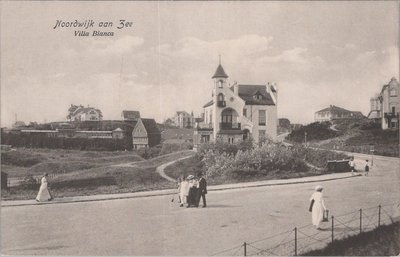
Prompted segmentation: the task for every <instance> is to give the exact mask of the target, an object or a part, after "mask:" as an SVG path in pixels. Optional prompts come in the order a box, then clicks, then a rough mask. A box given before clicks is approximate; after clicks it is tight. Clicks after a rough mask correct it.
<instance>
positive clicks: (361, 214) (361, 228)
mask: <svg viewBox="0 0 400 257" xmlns="http://www.w3.org/2000/svg"><path fill="white" fill-rule="evenodd" d="M361 232H362V209H360V233H361Z"/></svg>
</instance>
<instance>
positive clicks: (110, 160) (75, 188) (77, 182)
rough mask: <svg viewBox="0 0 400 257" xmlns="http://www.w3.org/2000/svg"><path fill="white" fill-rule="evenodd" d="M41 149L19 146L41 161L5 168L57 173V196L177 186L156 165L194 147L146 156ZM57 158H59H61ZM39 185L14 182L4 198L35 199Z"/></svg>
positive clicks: (53, 183)
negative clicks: (152, 156) (162, 175)
mask: <svg viewBox="0 0 400 257" xmlns="http://www.w3.org/2000/svg"><path fill="white" fill-rule="evenodd" d="M40 150H43V149H39V151H38V152H34V151H32V152H30V151H28V153H29V154H26V153H27V152H26V149H17V151H15V152H17V153H18V152H20V153H21V155H20V156H19V158H21V159H22V162H24V160H25V159H24V157H26V158H28V159H29V158H31V157H32V155H33V156H36V157H37V155H39V157H38V159H40V162H38V163H36V164H34V165H33V166H31V167H21V166H16V165H3V164H2V171H5V172H9V173H10V174H11V175H12V176H11V177H24V176H26V175H30V176H32V175H41V174H43V173H44V172H48V173H49V174H54V173H56V175H55V176H54V177H50V178H49V185H50V187H51V189H52V192H53V194H54V196H55V197H57V198H60V197H65V196H79V195H93V194H112V193H125V192H138V191H146V190H156V189H167V188H174V187H175V186H176V185H175V183H171V182H169V181H167V180H165V179H164V178H162V177H161V176H160V175H159V174H158V173H156V168H157V167H158V166H159V165H161V164H163V163H167V162H170V161H172V160H176V159H178V158H181V157H185V156H188V155H191V154H193V153H192V152H191V151H182V152H176V153H171V154H167V155H163V156H159V157H156V158H153V159H149V160H143V159H142V158H140V157H139V156H137V155H136V154H135V153H132V152H121V153H119V154H115V153H112V152H110V153H111V154H110V155H111V156H107V153H108V152H107V153H104V152H80V151H76V152H75V151H72V152H70V153H69V155H68V156H67V157H66V156H65V153H60V152H59V150H48V151H45V152H43V151H40ZM63 151H64V150H63ZM13 155H14V153H13ZM60 155H64V156H63V157H60ZM14 157H15V156H13V158H14ZM52 157H54V158H52ZM64 158H65V159H64ZM55 159H58V162H57V161H56V160H55ZM61 159H62V161H61ZM66 159H67V160H66ZM9 163H10V162H9ZM61 168H62V170H61ZM60 171H63V172H60ZM39 186H40V185H39V184H36V183H24V184H21V185H16V186H12V187H10V189H8V190H3V189H2V191H1V194H2V199H3V200H17V199H18V200H22V199H34V198H35V196H36V194H37V192H38V189H39Z"/></svg>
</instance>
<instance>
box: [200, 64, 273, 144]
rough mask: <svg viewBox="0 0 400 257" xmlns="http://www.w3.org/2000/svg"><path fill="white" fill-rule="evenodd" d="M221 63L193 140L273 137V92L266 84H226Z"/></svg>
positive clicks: (256, 140)
mask: <svg viewBox="0 0 400 257" xmlns="http://www.w3.org/2000/svg"><path fill="white" fill-rule="evenodd" d="M227 78H228V76H227V75H226V74H225V71H224V70H223V68H222V66H221V65H219V66H218V68H217V71H216V73H215V75H214V76H213V79H214V88H213V93H212V95H213V99H212V101H211V102H209V103H208V104H206V105H205V106H204V121H203V123H202V124H199V125H198V127H197V129H196V131H195V136H194V141H195V143H202V142H207V141H214V140H216V139H218V140H221V141H224V142H227V143H238V142H240V141H242V140H244V139H246V138H249V137H250V136H251V137H252V138H253V140H254V141H255V142H256V143H258V142H259V141H260V139H261V138H263V137H265V136H266V137H269V138H271V139H273V140H274V139H276V136H277V122H278V119H277V92H276V88H275V86H273V85H270V84H269V83H268V84H267V85H239V84H237V83H235V84H234V85H233V86H230V85H229V84H228V81H227Z"/></svg>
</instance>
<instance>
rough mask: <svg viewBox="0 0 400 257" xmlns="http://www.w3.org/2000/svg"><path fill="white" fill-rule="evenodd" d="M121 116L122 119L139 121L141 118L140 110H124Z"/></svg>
mask: <svg viewBox="0 0 400 257" xmlns="http://www.w3.org/2000/svg"><path fill="white" fill-rule="evenodd" d="M121 116H122V120H131V121H137V120H138V119H139V118H140V112H139V111H126V110H124V111H122V113H121Z"/></svg>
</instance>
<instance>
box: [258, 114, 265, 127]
mask: <svg viewBox="0 0 400 257" xmlns="http://www.w3.org/2000/svg"><path fill="white" fill-rule="evenodd" d="M266 123H267V114H266V111H265V110H259V111H258V125H260V126H265V125H266Z"/></svg>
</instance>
